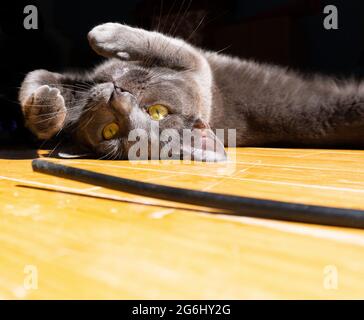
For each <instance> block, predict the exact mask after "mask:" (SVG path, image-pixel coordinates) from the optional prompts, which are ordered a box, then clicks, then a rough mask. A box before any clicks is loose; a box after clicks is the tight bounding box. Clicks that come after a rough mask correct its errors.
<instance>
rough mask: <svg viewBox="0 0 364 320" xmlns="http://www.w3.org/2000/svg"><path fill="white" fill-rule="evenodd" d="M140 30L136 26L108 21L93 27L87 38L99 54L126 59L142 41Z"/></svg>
mask: <svg viewBox="0 0 364 320" xmlns="http://www.w3.org/2000/svg"><path fill="white" fill-rule="evenodd" d="M142 32H143V30H140V29H137V28H132V27H129V26H126V25H122V24H120V23H112V22H109V23H105V24H101V25H99V26H97V27H95V28H93V29H92V30H91V31H90V32H89V33H88V35H87V38H88V41H89V43H90V46H91V47H92V49H93V50H94V51H95V52H96V53H98V54H99V55H102V56H104V57H119V58H122V59H128V58H129V54H130V53H131V52H132V51H134V50H135V48H136V47H138V42H140V41H143V38H142V37H141V33H142ZM144 32H145V31H144Z"/></svg>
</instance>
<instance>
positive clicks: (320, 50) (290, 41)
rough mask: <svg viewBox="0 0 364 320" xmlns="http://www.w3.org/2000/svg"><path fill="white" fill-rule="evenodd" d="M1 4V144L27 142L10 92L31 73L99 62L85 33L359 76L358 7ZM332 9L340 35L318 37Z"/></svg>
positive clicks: (258, 0) (275, 2)
mask: <svg viewBox="0 0 364 320" xmlns="http://www.w3.org/2000/svg"><path fill="white" fill-rule="evenodd" d="M6 2H7V1H1V2H0V144H2V145H4V144H17V143H30V142H31V141H33V139H32V137H31V135H30V134H29V132H27V131H26V130H25V129H24V128H23V127H22V117H21V114H20V109H19V106H18V105H17V91H18V87H19V86H20V84H21V81H22V79H23V78H24V76H25V74H26V73H27V72H29V71H32V70H34V69H38V68H43V69H49V70H51V71H62V70H66V69H67V70H70V69H71V70H72V69H83V68H90V67H92V66H94V65H95V64H96V63H97V62H98V61H100V60H101V58H100V57H98V56H97V55H96V54H95V53H93V52H92V50H91V49H90V48H89V47H88V43H87V40H86V34H87V32H88V31H89V30H90V29H91V28H92V27H93V26H95V25H97V24H100V23H103V22H110V21H113V22H124V23H127V24H131V25H134V26H139V27H143V28H146V29H157V28H159V30H161V31H164V32H165V33H169V34H172V35H176V36H179V37H182V38H185V39H188V41H190V42H192V43H194V44H196V45H198V46H201V47H203V48H207V49H211V50H223V52H224V53H227V54H233V55H237V56H240V57H243V58H254V59H256V60H258V61H264V62H272V63H276V64H281V65H287V66H290V67H291V68H294V69H297V70H300V71H303V72H307V73H310V72H319V73H323V74H330V75H335V76H339V77H343V76H356V77H363V76H364V1H361V0H357V1H356V0H341V1H340V0H336V1H335V0H254V1H253V0H224V1H208V0H192V1H190V0H185V1H177V0H175V1H168V0H134V1H131V0H123V1H120V0H119V1H117V0H99V1H92V2H86V1H75V0H73V1H69V0H63V1H56V0H34V1H31V2H28V1H22V0H20V1H15V0H13V1H12V2H10V1H9V3H6ZM28 4H33V5H35V6H37V8H38V12H39V29H38V30H25V29H24V27H23V21H24V18H25V16H26V15H25V14H24V13H23V10H24V7H25V6H26V5H28ZM327 4H333V5H336V6H337V8H338V12H339V16H338V18H339V29H338V30H325V29H324V27H323V20H324V18H325V16H326V15H325V14H324V13H323V8H324V7H325V6H326V5H327Z"/></svg>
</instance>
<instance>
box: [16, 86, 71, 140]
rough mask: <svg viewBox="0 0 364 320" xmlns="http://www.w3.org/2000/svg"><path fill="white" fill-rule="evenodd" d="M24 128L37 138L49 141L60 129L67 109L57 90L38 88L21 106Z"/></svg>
mask: <svg viewBox="0 0 364 320" xmlns="http://www.w3.org/2000/svg"><path fill="white" fill-rule="evenodd" d="M22 110H23V114H24V117H25V122H26V126H27V127H28V128H29V129H30V130H31V131H32V132H33V133H34V134H35V135H36V136H37V137H38V138H39V139H50V138H51V137H53V136H54V135H55V134H56V133H57V132H59V131H60V130H61V129H62V126H63V123H64V121H65V118H66V113H67V109H66V106H65V102H64V98H63V96H62V95H61V92H60V91H59V89H57V88H52V87H50V86H48V85H43V86H40V87H39V88H38V89H36V90H35V91H34V92H33V94H31V95H30V97H29V98H28V99H27V100H26V102H25V103H24V104H23V105H22Z"/></svg>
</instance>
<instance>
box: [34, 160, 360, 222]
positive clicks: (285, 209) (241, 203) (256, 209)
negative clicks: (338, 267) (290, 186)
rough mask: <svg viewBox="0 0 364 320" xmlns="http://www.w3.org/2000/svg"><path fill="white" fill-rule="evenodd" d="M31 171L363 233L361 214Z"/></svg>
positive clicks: (45, 168) (80, 172)
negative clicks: (361, 230)
mask: <svg viewBox="0 0 364 320" xmlns="http://www.w3.org/2000/svg"><path fill="white" fill-rule="evenodd" d="M32 167H33V170H34V171H37V172H42V173H46V174H51V175H54V176H58V177H62V178H67V179H72V180H76V181H80V182H84V183H89V184H94V185H97V186H100V187H104V188H108V189H113V190H118V191H123V192H128V193H133V194H138V195H141V196H146V197H152V198H158V199H163V200H168V201H175V202H180V203H189V204H193V205H197V206H203V207H210V208H217V209H223V210H228V211H229V212H228V213H229V214H235V215H239V216H248V217H256V218H264V219H275V220H286V221H295V222H304V223H313V224H323V225H330V226H339V227H349V228H360V229H364V211H363V210H352V209H344V208H333V207H323V206H314V205H305V204H299V203H290V202H281V201H273V200H264V199H255V198H247V197H239V196H233V195H225V194H219V193H213V192H203V191H196V190H190V189H183V188H175V187H168V186H163V185H158V184H154V183H146V182H140V181H136V180H130V179H125V178H119V177H115V176H110V175H106V174H101V173H97V172H93V171H89V170H84V169H78V168H74V167H69V166H65V165H62V164H56V163H53V162H50V161H45V160H39V159H36V160H33V161H32Z"/></svg>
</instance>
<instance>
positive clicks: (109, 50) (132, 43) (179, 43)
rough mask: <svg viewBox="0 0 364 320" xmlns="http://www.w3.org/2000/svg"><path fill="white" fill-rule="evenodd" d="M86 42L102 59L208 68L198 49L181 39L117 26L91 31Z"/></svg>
mask: <svg viewBox="0 0 364 320" xmlns="http://www.w3.org/2000/svg"><path fill="white" fill-rule="evenodd" d="M88 40H89V43H90V45H91V47H92V48H93V49H94V50H95V51H96V52H97V53H98V54H100V55H102V56H105V57H120V58H129V59H131V60H140V61H145V62H153V63H154V64H157V65H160V66H164V67H168V68H173V69H177V70H181V69H182V70H185V69H188V70H190V69H192V70H199V69H201V68H204V67H207V66H208V63H207V61H206V59H205V58H204V57H203V55H202V54H201V53H200V52H199V50H198V49H196V48H194V47H193V46H191V45H190V44H188V43H187V42H185V41H183V40H181V39H176V38H172V37H168V36H166V35H163V34H161V33H158V32H154V31H146V30H143V29H139V28H132V27H129V26H126V25H122V24H119V23H105V24H102V25H99V26H97V27H95V28H93V29H92V30H91V31H90V32H89V34H88Z"/></svg>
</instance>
